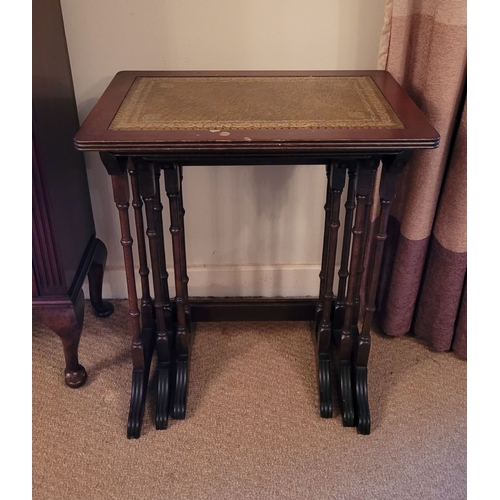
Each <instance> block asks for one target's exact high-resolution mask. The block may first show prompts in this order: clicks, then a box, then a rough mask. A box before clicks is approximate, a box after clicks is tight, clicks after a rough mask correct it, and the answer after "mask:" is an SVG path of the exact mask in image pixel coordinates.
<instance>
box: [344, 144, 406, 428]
mask: <svg viewBox="0 0 500 500" xmlns="http://www.w3.org/2000/svg"><path fill="white" fill-rule="evenodd" d="M409 156H410V153H409V152H404V153H401V154H399V155H392V156H384V157H383V158H382V177H381V180H380V207H381V208H380V215H379V218H378V222H377V230H376V234H375V244H374V245H373V248H372V254H371V256H370V260H369V264H368V276H367V277H368V279H367V285H366V290H367V292H366V298H365V315H364V318H363V327H362V330H361V333H360V334H359V337H358V339H357V342H356V343H355V346H354V351H353V376H354V389H355V401H356V417H357V428H358V431H359V432H360V433H361V434H369V433H370V426H371V417H370V408H369V405H368V358H369V354H370V344H371V336H370V329H371V324H372V319H373V314H374V312H375V300H376V295H377V287H378V279H379V274H380V266H381V263H382V254H383V250H384V243H385V240H386V239H387V224H388V220H389V213H390V208H391V203H392V201H393V200H394V198H395V196H396V188H397V180H398V176H399V173H400V172H401V170H402V169H403V168H404V166H405V164H406V162H407V161H408V159H409Z"/></svg>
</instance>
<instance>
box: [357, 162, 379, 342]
mask: <svg viewBox="0 0 500 500" xmlns="http://www.w3.org/2000/svg"><path fill="white" fill-rule="evenodd" d="M379 163H380V157H372V158H370V159H368V160H363V161H362V162H361V168H362V169H363V170H365V171H367V174H366V183H367V185H366V186H365V187H364V189H365V192H367V191H368V195H367V198H366V202H365V204H364V207H365V213H364V216H363V217H364V220H363V242H362V244H361V254H360V258H359V261H358V268H357V269H356V271H355V272H356V274H357V277H356V289H355V290H354V307H353V315H352V320H351V326H352V327H353V330H355V331H356V334H357V327H358V321H359V309H360V304H361V281H362V278H363V273H364V272H365V255H366V247H367V244H368V236H369V232H370V212H371V207H372V205H373V189H374V187H375V176H376V174H377V167H378V165H379ZM370 175H371V176H370ZM368 184H369V186H368ZM356 338H357V335H356Z"/></svg>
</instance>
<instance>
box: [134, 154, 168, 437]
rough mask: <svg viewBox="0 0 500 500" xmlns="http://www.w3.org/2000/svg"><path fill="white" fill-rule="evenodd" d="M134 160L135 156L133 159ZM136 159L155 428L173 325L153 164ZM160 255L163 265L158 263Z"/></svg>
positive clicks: (162, 410)
mask: <svg viewBox="0 0 500 500" xmlns="http://www.w3.org/2000/svg"><path fill="white" fill-rule="evenodd" d="M134 161H136V160H134ZM137 162H138V173H139V191H140V194H141V197H142V199H143V202H144V206H145V209H146V221H147V230H146V234H147V236H148V239H149V251H150V255H151V268H152V274H153V289H154V295H155V299H154V307H155V311H156V327H157V331H156V353H157V356H158V367H157V370H158V386H157V400H156V428H157V429H166V428H167V424H168V413H169V409H170V400H171V392H172V387H171V380H172V370H173V364H172V353H173V345H172V344H173V339H172V335H171V332H172V331H173V328H172V326H171V325H170V324H168V321H171V318H169V317H167V316H166V314H165V311H166V310H168V307H167V306H166V304H165V302H166V300H167V298H166V297H165V282H164V275H165V272H166V271H165V269H164V268H165V261H164V253H163V252H162V251H160V244H161V243H162V240H163V238H162V236H161V234H162V232H163V228H161V227H159V224H160V219H159V213H158V209H155V206H156V205H157V202H156V193H155V180H154V165H153V164H152V163H150V162H143V161H141V160H137ZM162 258H163V265H162V263H161V262H162Z"/></svg>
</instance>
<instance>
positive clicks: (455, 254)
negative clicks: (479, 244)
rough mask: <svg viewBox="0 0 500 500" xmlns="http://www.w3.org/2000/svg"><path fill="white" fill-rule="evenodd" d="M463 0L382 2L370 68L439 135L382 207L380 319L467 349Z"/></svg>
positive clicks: (437, 344) (390, 327)
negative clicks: (398, 89) (375, 59)
mask: <svg viewBox="0 0 500 500" xmlns="http://www.w3.org/2000/svg"><path fill="white" fill-rule="evenodd" d="M466 18H467V16H466V1H465V0H387V3H386V16H385V24H384V28H383V31H382V36H381V43H380V51H379V69H386V70H388V71H389V72H390V73H391V74H392V75H393V76H394V77H395V78H396V80H398V81H399V83H400V84H401V85H402V86H403V87H404V89H405V90H406V91H407V92H408V94H409V95H410V96H411V97H412V98H413V99H414V101H415V102H416V103H417V105H418V106H419V107H420V109H422V111H423V112H424V114H425V115H426V116H427V118H428V119H429V121H430V122H431V123H432V125H433V126H434V127H435V128H436V130H437V131H438V132H439V133H440V135H441V144H440V146H439V148H438V149H435V150H425V151H421V152H415V153H414V154H413V156H412V159H411V161H410V163H409V164H408V165H407V167H406V168H405V170H404V172H403V174H402V175H401V178H400V182H399V186H398V195H397V197H396V200H395V201H394V205H393V208H392V212H391V220H390V227H389V237H388V239H387V241H386V248H385V255H384V263H383V269H382V274H381V280H380V289H379V294H378V301H379V309H380V313H381V326H382V329H383V330H384V332H385V333H387V334H389V335H393V336H400V335H405V334H406V333H408V332H413V333H414V334H415V335H416V336H417V337H419V338H421V339H422V340H424V341H425V342H426V343H427V345H428V346H429V347H430V348H432V349H435V350H438V351H447V350H450V349H452V350H453V351H454V352H455V353H456V355H457V356H459V357H462V358H466V356H467V340H466V339H467V333H466V332H467V321H466V314H467V305H466V304H467V292H466V270H467V227H466V222H467V220H466V219H467V212H466V210H467V158H466V154H467V145H466V138H467V118H466V116H467V104H466V42H467V25H466Z"/></svg>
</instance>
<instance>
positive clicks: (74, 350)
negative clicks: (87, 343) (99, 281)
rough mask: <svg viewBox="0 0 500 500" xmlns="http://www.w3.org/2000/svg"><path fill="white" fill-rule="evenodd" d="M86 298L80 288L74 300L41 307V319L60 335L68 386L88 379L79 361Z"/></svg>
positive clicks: (73, 385) (82, 382)
mask: <svg viewBox="0 0 500 500" xmlns="http://www.w3.org/2000/svg"><path fill="white" fill-rule="evenodd" d="M84 306H85V299H84V296H83V291H82V290H80V291H79V293H78V295H77V297H76V299H75V300H74V302H72V301H71V300H68V301H67V302H66V303H62V304H60V305H57V306H55V307H43V308H40V309H39V316H40V320H41V321H42V323H43V324H44V325H46V326H47V327H48V328H50V329H51V330H53V331H54V332H55V333H57V335H59V337H60V339H61V342H62V345H63V350H64V358H65V360H66V367H65V370H64V381H65V383H66V385H67V386H68V387H71V388H72V389H76V388H77V387H81V386H82V385H83V384H84V383H85V382H86V381H87V372H86V371H85V368H84V367H83V366H82V365H81V364H80V363H79V362H78V345H79V343H80V337H81V334H82V327H83V313H84Z"/></svg>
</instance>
